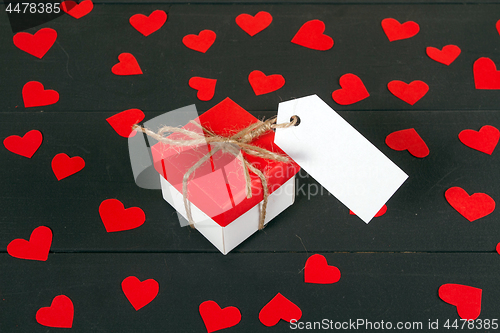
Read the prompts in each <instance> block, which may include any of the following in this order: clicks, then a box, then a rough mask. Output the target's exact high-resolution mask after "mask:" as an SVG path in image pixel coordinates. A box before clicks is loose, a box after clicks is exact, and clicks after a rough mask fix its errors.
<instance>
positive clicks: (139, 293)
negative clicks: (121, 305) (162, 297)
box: [122, 276, 160, 311]
mask: <svg viewBox="0 0 500 333" xmlns="http://www.w3.org/2000/svg"><path fill="white" fill-rule="evenodd" d="M122 290H123V293H124V294H125V296H126V297H127V299H128V301H129V302H130V304H132V306H133V307H134V309H135V310H136V311H137V310H139V309H141V308H143V307H144V306H146V305H148V304H149V303H151V301H152V300H154V299H155V297H156V295H158V291H159V290H160V285H159V284H158V282H157V281H156V280H154V279H147V280H144V281H142V282H141V280H139V279H138V278H137V277H135V276H129V277H127V278H126V279H124V280H123V281H122Z"/></svg>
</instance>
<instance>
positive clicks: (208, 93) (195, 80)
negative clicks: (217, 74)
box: [189, 76, 217, 101]
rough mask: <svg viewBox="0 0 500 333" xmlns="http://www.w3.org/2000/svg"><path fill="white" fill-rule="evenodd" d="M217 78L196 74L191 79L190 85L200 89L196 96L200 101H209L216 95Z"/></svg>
mask: <svg viewBox="0 0 500 333" xmlns="http://www.w3.org/2000/svg"><path fill="white" fill-rule="evenodd" d="M216 83H217V80H216V79H207V78H204V77H199V76H195V77H192V78H190V79H189V86H190V87H191V88H193V89H196V90H198V93H197V94H196V96H197V97H198V99H199V100H200V101H209V100H211V99H212V97H214V94H215V84H216Z"/></svg>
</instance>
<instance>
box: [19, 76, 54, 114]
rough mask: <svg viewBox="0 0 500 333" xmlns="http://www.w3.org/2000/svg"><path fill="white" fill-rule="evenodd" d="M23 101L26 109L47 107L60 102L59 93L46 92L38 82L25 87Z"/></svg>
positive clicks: (29, 83)
mask: <svg viewBox="0 0 500 333" xmlns="http://www.w3.org/2000/svg"><path fill="white" fill-rule="evenodd" d="M22 94H23V101H24V107H25V108H32V107H37V106H47V105H51V104H55V103H57V101H59V93H58V92H57V91H55V90H49V89H47V90H45V89H44V87H43V84H41V83H40V82H38V81H29V82H28V83H26V84H25V85H24V86H23V91H22Z"/></svg>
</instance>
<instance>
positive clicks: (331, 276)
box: [304, 254, 340, 284]
mask: <svg viewBox="0 0 500 333" xmlns="http://www.w3.org/2000/svg"><path fill="white" fill-rule="evenodd" d="M339 280H340V270H339V269H338V268H337V267H335V266H329V265H328V263H327V261H326V258H325V257H324V256H322V255H321V254H315V255H312V256H310V257H309V258H308V259H307V261H306V265H305V268H304V282H305V283H317V284H331V283H335V282H338V281H339Z"/></svg>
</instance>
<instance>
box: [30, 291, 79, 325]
mask: <svg viewBox="0 0 500 333" xmlns="http://www.w3.org/2000/svg"><path fill="white" fill-rule="evenodd" d="M74 314H75V310H74V307H73V302H72V301H71V299H70V298H69V297H68V296H65V295H59V296H56V297H54V299H53V300H52V304H50V306H49V307H45V308H41V309H39V310H38V311H37V312H36V321H37V323H39V324H40V325H43V326H48V327H60V328H71V327H72V326H73V317H74Z"/></svg>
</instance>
